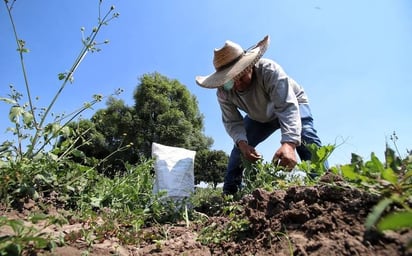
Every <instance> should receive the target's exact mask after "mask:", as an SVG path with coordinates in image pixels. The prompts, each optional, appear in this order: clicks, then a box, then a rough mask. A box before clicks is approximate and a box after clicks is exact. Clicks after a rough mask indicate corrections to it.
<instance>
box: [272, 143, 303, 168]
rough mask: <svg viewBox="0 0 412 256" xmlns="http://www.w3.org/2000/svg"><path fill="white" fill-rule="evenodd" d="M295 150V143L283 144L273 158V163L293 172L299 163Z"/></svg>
mask: <svg viewBox="0 0 412 256" xmlns="http://www.w3.org/2000/svg"><path fill="white" fill-rule="evenodd" d="M295 149H296V145H295V144H294V143H290V142H284V143H282V146H281V147H280V148H279V149H278V151H276V153H275V155H274V156H273V159H272V163H274V164H276V165H280V166H283V167H285V168H286V170H292V169H293V168H294V167H295V166H296V163H297V160H296V153H295Z"/></svg>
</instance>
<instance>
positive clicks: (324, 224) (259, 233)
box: [213, 185, 412, 255]
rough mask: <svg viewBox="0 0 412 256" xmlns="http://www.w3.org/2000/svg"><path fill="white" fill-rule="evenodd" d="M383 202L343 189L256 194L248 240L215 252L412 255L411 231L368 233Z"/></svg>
mask: <svg viewBox="0 0 412 256" xmlns="http://www.w3.org/2000/svg"><path fill="white" fill-rule="evenodd" d="M377 202H378V197H376V196H373V195H371V194H368V193H365V192H362V191H360V190H357V189H354V188H350V187H342V186H331V185H323V186H316V187H292V188H289V189H288V190H286V191H283V190H277V191H274V192H273V193H268V192H266V191H263V190H256V191H254V192H253V194H252V195H251V196H249V197H245V198H244V199H243V202H242V204H243V205H244V206H245V208H244V215H245V216H246V217H247V218H248V220H249V221H250V228H249V229H248V231H247V233H246V234H245V236H244V237H242V238H241V239H239V240H238V241H236V242H235V243H227V244H222V245H221V246H217V247H216V248H213V249H214V252H215V253H216V254H229V255H236V254H239V255H241V254H242V255H326V254H327V255H412V250H411V249H409V251H408V250H407V248H405V245H406V243H407V240H408V239H411V238H412V232H411V230H408V231H404V232H401V233H395V232H388V233H386V234H379V233H377V232H374V231H366V230H365V227H364V222H365V218H366V216H367V214H368V213H369V211H370V209H371V207H373V206H374V205H375V204H376V203H377Z"/></svg>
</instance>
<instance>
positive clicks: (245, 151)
mask: <svg viewBox="0 0 412 256" xmlns="http://www.w3.org/2000/svg"><path fill="white" fill-rule="evenodd" d="M237 146H238V148H239V150H240V152H242V155H243V156H244V157H245V158H246V159H247V160H248V161H251V162H256V161H257V160H259V159H261V158H262V156H261V155H260V154H259V153H258V152H257V151H256V149H255V148H254V147H252V146H250V145H249V144H247V142H246V141H244V140H241V141H239V142H238V143H237Z"/></svg>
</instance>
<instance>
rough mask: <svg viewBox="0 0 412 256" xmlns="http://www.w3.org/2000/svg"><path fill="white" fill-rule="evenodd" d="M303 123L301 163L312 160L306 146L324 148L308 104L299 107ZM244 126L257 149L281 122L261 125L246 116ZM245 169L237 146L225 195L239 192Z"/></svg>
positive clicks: (231, 156)
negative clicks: (313, 145)
mask: <svg viewBox="0 0 412 256" xmlns="http://www.w3.org/2000/svg"><path fill="white" fill-rule="evenodd" d="M299 110H300V114H301V121H302V133H301V139H302V143H301V145H300V146H298V147H296V151H297V153H298V155H299V158H300V160H301V161H307V160H311V153H310V151H309V150H308V149H307V148H306V147H305V144H312V143H314V144H316V145H317V146H319V147H320V146H322V143H321V141H320V139H319V137H318V135H317V132H316V130H315V128H314V127H313V118H312V114H311V111H310V108H309V105H308V104H302V105H299ZM243 124H244V127H245V129H246V137H247V140H248V143H249V145H251V146H253V147H256V146H257V145H258V144H259V143H260V142H262V141H264V140H265V139H267V138H268V137H269V136H270V135H272V134H273V133H274V132H275V131H276V130H278V129H280V124H279V121H278V120H277V119H276V120H274V121H273V122H269V123H261V122H257V121H255V120H252V119H250V118H249V117H248V116H245V118H244V119H243ZM242 175H243V167H242V160H241V152H240V150H239V148H238V147H237V146H236V145H235V146H233V149H232V152H231V154H230V158H229V163H228V166H227V169H226V174H225V180H224V184H223V193H225V194H234V193H236V192H237V191H238V189H239V188H240V186H241V183H242Z"/></svg>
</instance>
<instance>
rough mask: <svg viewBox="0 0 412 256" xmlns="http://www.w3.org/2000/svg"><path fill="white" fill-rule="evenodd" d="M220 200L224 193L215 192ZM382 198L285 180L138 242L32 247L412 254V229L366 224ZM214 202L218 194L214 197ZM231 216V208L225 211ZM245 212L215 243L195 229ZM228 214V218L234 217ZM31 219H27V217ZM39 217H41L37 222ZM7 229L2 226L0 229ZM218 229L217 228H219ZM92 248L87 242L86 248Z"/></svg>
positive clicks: (74, 251)
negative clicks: (240, 225)
mask: <svg viewBox="0 0 412 256" xmlns="http://www.w3.org/2000/svg"><path fill="white" fill-rule="evenodd" d="M216 200H217V201H219V200H222V199H219V198H216ZM378 201H379V198H378V197H377V196H376V195H373V194H370V193H367V192H365V191H361V190H358V189H356V188H353V187H350V186H348V185H347V184H344V183H339V182H337V183H334V184H326V183H325V184H319V185H316V186H310V187H308V186H305V187H298V186H297V187H290V188H288V189H285V190H276V191H273V192H271V193H269V192H266V191H264V190H261V189H258V190H255V191H254V192H253V193H252V194H251V195H247V196H245V197H243V198H242V199H241V200H240V201H239V202H238V204H239V205H240V206H241V207H240V208H238V209H237V210H236V214H235V215H232V216H231V217H230V218H229V217H227V216H226V217H222V216H224V215H222V214H216V213H217V211H216V209H214V208H213V205H216V202H210V204H205V205H202V206H201V207H198V208H196V211H197V213H198V214H201V215H204V216H205V218H204V221H201V222H191V223H189V224H188V225H186V223H179V224H173V225H171V224H165V225H163V226H156V227H147V228H145V229H144V230H142V235H146V236H148V237H149V236H153V235H156V234H162V237H163V239H161V240H155V239H147V241H146V242H141V243H140V244H139V245H121V244H119V241H118V240H116V239H115V238H113V237H107V239H106V240H103V241H94V243H93V245H91V246H90V245H89V247H88V244H87V242H86V241H85V240H84V239H83V238H79V239H77V240H74V241H73V242H71V243H66V244H65V245H64V246H61V247H57V248H55V249H54V251H53V252H47V251H42V252H37V253H34V254H31V255H62V256H65V255H67V256H68V255H82V253H84V252H86V251H88V254H87V255H164V256H166V255H199V256H207V255H296V256H299V255H302V256H305V255H328V256H332V255H391V256H394V255H412V248H407V244H411V241H412V230H409V229H408V230H402V231H397V232H394V231H390V232H385V233H379V232H377V231H374V230H370V231H367V230H366V229H365V226H364V223H365V219H366V216H367V215H368V213H369V212H370V210H371V208H372V207H373V206H374V205H376V203H377V202H378ZM217 203H218V202H217ZM24 207H25V211H23V212H17V211H7V212H4V211H3V213H2V215H8V217H13V218H16V219H25V218H26V217H27V215H28V213H29V212H30V210H31V209H33V208H35V205H34V203H33V202H32V203H31V204H30V203H29V204H25V206H24ZM229 216H230V215H229ZM234 219H237V220H240V219H247V220H248V226H247V229H245V230H241V231H239V232H237V233H232V234H235V235H233V236H231V237H230V238H228V237H222V236H221V237H216V239H217V240H216V241H215V242H216V243H212V242H210V243H207V244H206V243H203V244H202V243H201V240H200V239H199V237H200V234H201V233H202V232H203V231H204V230H205V228H207V227H209V229H208V230H212V231H213V230H215V231H219V230H220V231H222V232H224V231H226V233H227V232H230V231H231V230H233V225H229V224H230V223H232V224H233V220H234ZM231 221H232V222H231ZM27 223H28V222H27ZM38 225H41V224H38ZM84 225H85V224H84V223H71V224H67V225H63V226H62V227H60V226H59V227H57V226H51V227H48V228H47V232H49V233H51V234H54V236H56V237H58V236H62V234H63V235H67V234H69V233H70V232H71V231H73V230H80V229H81V228H84V227H85V226H84ZM8 232H10V231H8V230H0V237H1V236H4V235H5V234H7V233H8ZM222 232H221V233H220V234H222ZM88 248H89V249H88Z"/></svg>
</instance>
